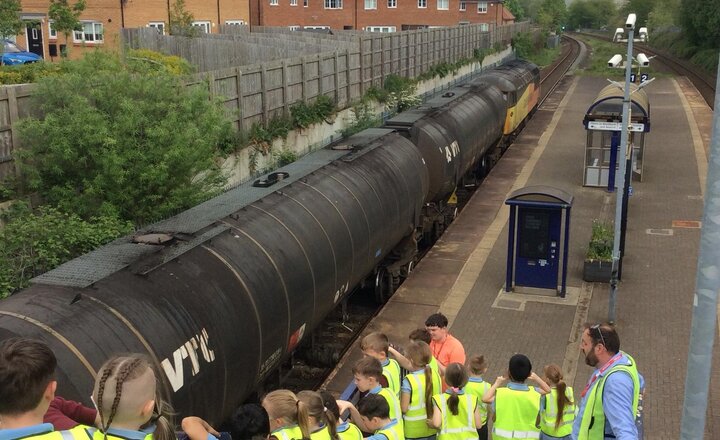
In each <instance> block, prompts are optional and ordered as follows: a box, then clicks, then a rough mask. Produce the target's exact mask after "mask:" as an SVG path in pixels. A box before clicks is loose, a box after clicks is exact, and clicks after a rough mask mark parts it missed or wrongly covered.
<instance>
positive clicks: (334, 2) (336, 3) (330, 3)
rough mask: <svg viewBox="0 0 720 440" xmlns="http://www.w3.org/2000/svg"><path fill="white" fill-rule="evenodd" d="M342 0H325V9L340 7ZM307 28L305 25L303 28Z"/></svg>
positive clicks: (341, 6)
mask: <svg viewBox="0 0 720 440" xmlns="http://www.w3.org/2000/svg"><path fill="white" fill-rule="evenodd" d="M342 8H343V2H342V0H325V9H342ZM305 29H307V27H306V28H305Z"/></svg>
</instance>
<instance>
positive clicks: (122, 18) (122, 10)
mask: <svg viewBox="0 0 720 440" xmlns="http://www.w3.org/2000/svg"><path fill="white" fill-rule="evenodd" d="M124 5H125V0H120V28H121V29H125V6H124Z"/></svg>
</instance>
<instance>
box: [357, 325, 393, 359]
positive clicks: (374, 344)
mask: <svg viewBox="0 0 720 440" xmlns="http://www.w3.org/2000/svg"><path fill="white" fill-rule="evenodd" d="M389 347H390V341H389V340H388V337H387V336H385V334H384V333H380V332H373V333H370V334H369V335H367V336H365V337H364V338H363V339H362V341H361V342H360V349H361V350H362V352H363V354H364V355H365V356H370V357H374V358H375V359H377V360H379V361H380V362H383V361H384V360H385V359H387V353H388V348H389Z"/></svg>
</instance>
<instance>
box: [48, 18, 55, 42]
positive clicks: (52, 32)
mask: <svg viewBox="0 0 720 440" xmlns="http://www.w3.org/2000/svg"><path fill="white" fill-rule="evenodd" d="M53 24H55V23H54V22H53V20H48V38H49V39H51V40H57V31H56V30H55V27H54V26H53Z"/></svg>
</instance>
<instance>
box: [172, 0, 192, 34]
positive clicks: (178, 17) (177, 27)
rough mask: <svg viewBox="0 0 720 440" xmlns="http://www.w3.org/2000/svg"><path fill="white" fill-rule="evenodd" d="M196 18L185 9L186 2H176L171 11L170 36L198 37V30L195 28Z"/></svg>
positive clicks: (179, 0) (182, 0)
mask: <svg viewBox="0 0 720 440" xmlns="http://www.w3.org/2000/svg"><path fill="white" fill-rule="evenodd" d="M193 21H195V17H194V16H193V15H192V14H191V13H190V12H188V11H187V10H186V9H185V0H175V3H174V4H173V7H172V9H171V10H170V26H169V32H170V35H179V36H182V37H196V36H197V35H198V28H197V27H195V26H193Z"/></svg>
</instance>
